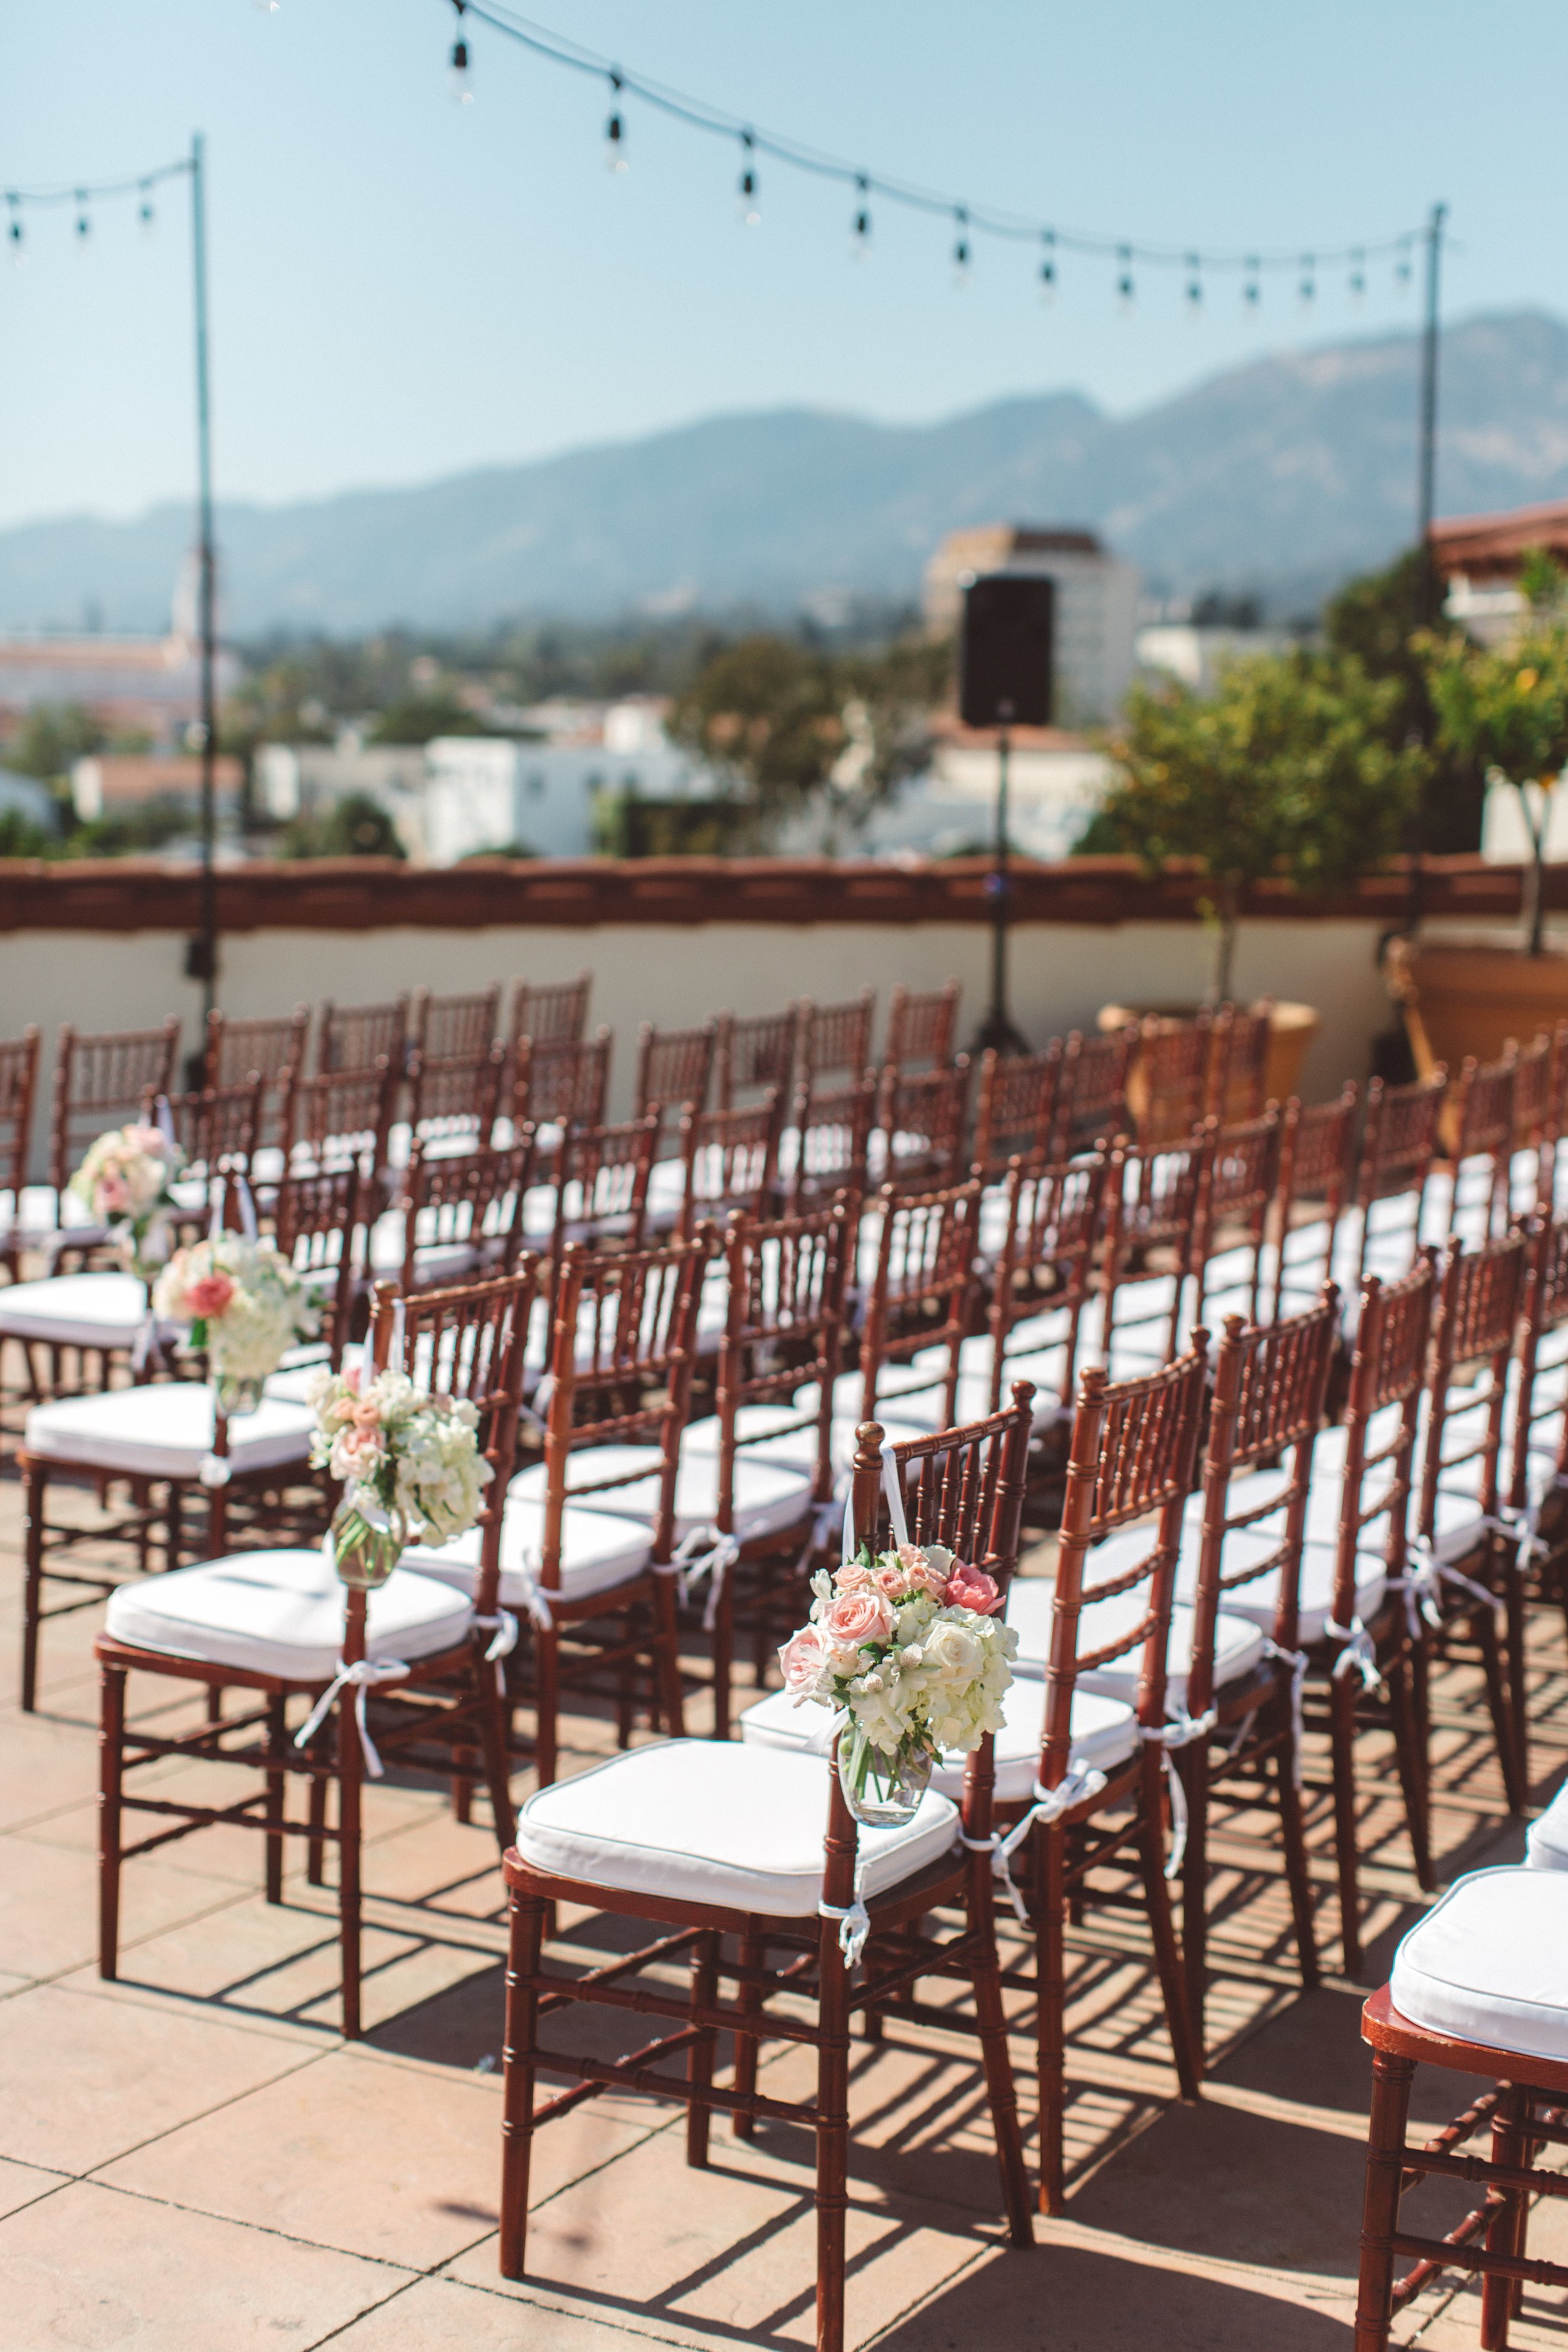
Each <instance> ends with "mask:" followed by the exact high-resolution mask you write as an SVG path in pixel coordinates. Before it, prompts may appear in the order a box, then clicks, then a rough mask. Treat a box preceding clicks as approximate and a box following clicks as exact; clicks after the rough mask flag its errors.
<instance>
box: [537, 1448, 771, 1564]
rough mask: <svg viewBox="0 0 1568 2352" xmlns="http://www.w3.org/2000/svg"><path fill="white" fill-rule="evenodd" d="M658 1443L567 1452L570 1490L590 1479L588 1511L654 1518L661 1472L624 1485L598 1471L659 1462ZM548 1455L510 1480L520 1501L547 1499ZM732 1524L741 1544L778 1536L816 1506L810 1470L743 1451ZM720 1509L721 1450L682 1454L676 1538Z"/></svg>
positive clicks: (614, 1472)
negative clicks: (605, 1482)
mask: <svg viewBox="0 0 1568 2352" xmlns="http://www.w3.org/2000/svg"><path fill="white" fill-rule="evenodd" d="M658 1458H659V1457H658V1448H657V1447H654V1446H647V1445H584V1446H583V1447H582V1448H581V1449H580V1450H579V1451H578V1452H577V1453H575V1454H569V1455H568V1457H567V1462H566V1480H567V1486H566V1491H567V1493H568V1495H570V1494H571V1493H572V1492H573V1490H574V1487H577V1488H579V1489H580V1488H581V1487H582V1486H588V1487H589V1488H590V1491H589V1492H588V1493H586V1494H584V1495H583V1496H582V1508H583V1509H584V1510H585V1511H598V1510H604V1511H612V1512H615V1513H616V1514H617V1515H620V1516H624V1517H629V1518H637V1519H644V1520H648V1521H651V1520H652V1518H653V1517H654V1514H655V1513H656V1512H657V1511H658V1474H657V1470H655V1472H654V1474H653V1475H647V1476H644V1477H640V1478H635V1479H633V1480H632V1481H630V1483H629V1484H627V1485H626V1486H605V1487H604V1488H596V1487H594V1486H593V1485H592V1482H593V1481H595V1480H596V1479H599V1478H614V1477H619V1476H621V1475H623V1474H624V1473H625V1472H626V1471H629V1470H637V1469H639V1468H641V1467H642V1465H644V1464H645V1463H649V1464H653V1465H657V1463H658ZM547 1484H548V1482H547V1479H546V1475H545V1468H544V1465H543V1463H542V1462H534V1463H531V1464H530V1465H529V1467H528V1468H527V1469H526V1470H521V1471H519V1473H518V1475H517V1476H516V1477H515V1478H514V1479H513V1480H512V1482H511V1486H510V1490H509V1492H510V1495H512V1496H516V1497H517V1498H518V1500H520V1501H522V1502H531V1503H540V1504H542V1503H543V1501H544V1496H545V1492H546V1488H547ZM733 1505H734V1531H735V1534H736V1535H737V1537H739V1538H740V1540H741V1541H742V1543H750V1542H751V1541H752V1538H755V1537H759V1536H769V1535H777V1534H779V1533H780V1532H781V1531H782V1530H783V1529H784V1528H793V1527H795V1526H796V1525H797V1524H798V1522H799V1521H800V1520H802V1519H803V1518H804V1517H805V1516H806V1513H807V1512H808V1511H809V1510H810V1508H811V1481H810V1478H809V1475H807V1474H806V1473H805V1472H804V1471H800V1470H794V1469H792V1468H791V1467H790V1465H788V1464H787V1463H784V1462H755V1461H752V1460H749V1459H748V1458H747V1456H746V1455H744V1454H742V1456H741V1458H740V1459H739V1461H737V1463H736V1465H735V1486H734V1495H733ZM718 1508H719V1457H718V1455H717V1454H683V1455H682V1456H681V1461H680V1466H679V1470H678V1471H677V1473H676V1480H675V1533H676V1538H677V1540H679V1538H680V1537H682V1536H684V1535H688V1534H689V1533H690V1531H691V1529H692V1528H706V1527H711V1526H712V1524H713V1520H714V1517H715V1515H716V1514H717V1512H718Z"/></svg>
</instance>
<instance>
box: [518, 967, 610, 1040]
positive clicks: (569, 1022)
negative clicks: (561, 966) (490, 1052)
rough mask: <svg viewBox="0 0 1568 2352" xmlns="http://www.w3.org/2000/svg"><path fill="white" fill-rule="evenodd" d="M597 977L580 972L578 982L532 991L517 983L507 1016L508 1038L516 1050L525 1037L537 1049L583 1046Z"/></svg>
mask: <svg viewBox="0 0 1568 2352" xmlns="http://www.w3.org/2000/svg"><path fill="white" fill-rule="evenodd" d="M593 986H594V975H593V973H592V972H591V971H580V972H579V973H578V975H577V977H576V979H575V980H564V981H555V982H552V983H551V984H550V985H549V986H547V987H542V988H541V987H533V986H531V985H530V983H529V982H527V981H525V980H519V981H514V982H512V990H511V1004H510V1009H509V1011H508V1013H507V1035H508V1037H509V1039H510V1042H511V1043H512V1045H514V1046H515V1045H518V1044H519V1043H520V1042H521V1040H522V1039H523V1038H524V1037H531V1039H532V1040H533V1043H534V1044H535V1045H581V1044H582V1042H583V1032H584V1029H585V1028H586V1027H587V1025H588V998H589V995H590V994H591V992H592V991H593Z"/></svg>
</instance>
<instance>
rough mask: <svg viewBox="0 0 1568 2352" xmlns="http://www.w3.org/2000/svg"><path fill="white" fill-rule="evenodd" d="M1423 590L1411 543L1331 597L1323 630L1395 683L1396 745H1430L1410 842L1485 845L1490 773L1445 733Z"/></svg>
mask: <svg viewBox="0 0 1568 2352" xmlns="http://www.w3.org/2000/svg"><path fill="white" fill-rule="evenodd" d="M1425 596H1426V572H1425V567H1424V566H1423V563H1422V561H1421V551H1420V550H1419V548H1411V549H1409V550H1408V551H1407V552H1406V553H1405V554H1404V555H1402V556H1400V557H1399V558H1398V559H1397V560H1396V561H1395V562H1393V563H1391V564H1390V565H1389V566H1388V568H1387V569H1386V571H1384V572H1368V573H1366V574H1365V575H1364V577H1363V578H1362V579H1359V580H1352V581H1350V582H1348V583H1346V585H1345V586H1344V587H1343V588H1342V589H1341V590H1340V591H1339V593H1338V594H1337V595H1335V596H1332V597H1331V598H1330V600H1329V602H1328V604H1326V605H1325V606H1324V607H1323V635H1324V639H1325V641H1326V643H1327V645H1328V647H1329V650H1330V651H1331V653H1337V654H1349V655H1351V656H1353V657H1354V658H1355V659H1356V660H1357V661H1359V662H1360V663H1361V666H1362V667H1363V669H1364V670H1365V672H1366V674H1367V676H1368V677H1374V678H1380V679H1383V680H1385V681H1386V682H1388V683H1390V684H1392V685H1395V686H1397V687H1398V688H1399V692H1398V696H1397V698H1395V699H1394V700H1392V701H1391V702H1390V704H1389V709H1388V720H1387V739H1388V741H1389V743H1390V745H1391V746H1392V747H1393V748H1394V750H1398V749H1399V748H1400V747H1401V746H1403V745H1405V744H1407V743H1418V744H1421V745H1423V746H1424V747H1425V749H1426V764H1425V769H1424V772H1423V773H1422V776H1421V779H1420V790H1419V793H1418V795H1417V798H1416V801H1415V807H1414V809H1413V811H1412V814H1411V820H1410V826H1409V832H1408V838H1407V844H1406V845H1407V846H1408V847H1409V848H1411V849H1415V850H1426V851H1427V852H1428V853H1429V854H1431V855H1433V856H1458V855H1459V854H1462V853H1463V852H1464V851H1467V850H1476V849H1479V847H1480V845H1481V808H1482V803H1484V801H1485V798H1486V778H1485V777H1484V775H1483V774H1482V773H1481V769H1480V765H1479V761H1477V760H1476V759H1475V758H1474V757H1472V756H1471V755H1470V754H1468V753H1467V752H1465V751H1460V750H1459V749H1458V746H1457V745H1456V744H1454V743H1453V742H1451V741H1449V740H1447V739H1446V738H1445V737H1444V735H1443V731H1442V728H1441V724H1440V721H1439V719H1438V716H1437V712H1436V707H1435V706H1434V703H1433V700H1432V688H1431V681H1430V677H1429V676H1428V665H1427V662H1426V657H1425V655H1424V652H1423V644H1424V637H1423V633H1424V631H1425V629H1426V609H1425V602H1424V600H1425Z"/></svg>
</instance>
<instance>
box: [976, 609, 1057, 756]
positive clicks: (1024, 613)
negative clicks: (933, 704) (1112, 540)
mask: <svg viewBox="0 0 1568 2352" xmlns="http://www.w3.org/2000/svg"><path fill="white" fill-rule="evenodd" d="M1056 615H1057V590H1056V583H1055V581H1054V580H1045V579H1041V578H1040V577H1039V576H1038V575H1037V574H1035V573H1031V572H984V573H982V575H981V577H980V578H979V579H978V580H973V581H971V583H970V584H969V586H968V587H967V588H966V589H965V591H964V595H963V641H962V644H961V646H960V650H959V698H958V707H959V713H960V716H961V717H962V719H963V723H964V725H965V726H966V727H1048V726H1049V725H1050V723H1051V715H1052V702H1053V688H1054V685H1055V679H1054V676H1053V671H1054V667H1055V644H1056Z"/></svg>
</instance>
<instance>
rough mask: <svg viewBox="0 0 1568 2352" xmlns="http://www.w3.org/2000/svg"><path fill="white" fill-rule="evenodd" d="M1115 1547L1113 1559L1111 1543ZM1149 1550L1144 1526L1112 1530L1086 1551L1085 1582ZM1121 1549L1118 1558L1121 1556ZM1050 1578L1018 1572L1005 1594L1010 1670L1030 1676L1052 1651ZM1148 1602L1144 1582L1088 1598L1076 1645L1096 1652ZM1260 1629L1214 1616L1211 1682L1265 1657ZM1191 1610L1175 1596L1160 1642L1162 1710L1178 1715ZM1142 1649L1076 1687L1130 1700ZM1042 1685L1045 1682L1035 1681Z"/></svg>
mask: <svg viewBox="0 0 1568 2352" xmlns="http://www.w3.org/2000/svg"><path fill="white" fill-rule="evenodd" d="M1113 1546H1115V1547H1118V1549H1117V1550H1116V1552H1115V1555H1114V1557H1113V1556H1112V1547H1113ZM1148 1549H1149V1538H1148V1536H1147V1534H1146V1533H1144V1532H1143V1531H1142V1530H1141V1529H1139V1528H1129V1529H1128V1530H1127V1532H1126V1534H1124V1535H1121V1536H1113V1537H1111V1538H1110V1541H1109V1542H1108V1543H1104V1544H1101V1545H1100V1546H1099V1547H1098V1549H1096V1550H1095V1551H1093V1552H1091V1553H1090V1554H1089V1562H1090V1566H1089V1580H1092V1581H1095V1582H1098V1581H1099V1580H1100V1577H1101V1576H1103V1575H1111V1574H1115V1573H1117V1572H1118V1570H1120V1569H1122V1568H1131V1567H1133V1566H1135V1564H1136V1563H1137V1561H1138V1560H1140V1559H1142V1557H1143V1556H1144V1554H1145V1553H1146V1552H1147V1551H1148ZM1123 1555H1124V1556H1123ZM1056 1591H1057V1588H1056V1585H1055V1583H1054V1582H1053V1581H1052V1580H1050V1579H1049V1578H1048V1577H1043V1576H1019V1577H1015V1578H1014V1580H1013V1585H1012V1589H1011V1591H1009V1593H1008V1595H1007V1622H1008V1624H1009V1625H1011V1626H1012V1627H1013V1629H1014V1631H1015V1632H1016V1634H1017V1636H1018V1654H1017V1656H1016V1659H1015V1660H1014V1661H1013V1665H1014V1671H1015V1673H1016V1674H1018V1675H1028V1676H1030V1677H1031V1678H1034V1677H1038V1676H1041V1675H1044V1674H1045V1671H1046V1667H1047V1664H1048V1662H1049V1659H1050V1654H1051V1610H1052V1606H1053V1604H1054V1602H1055V1601H1056ZM1148 1606H1149V1592H1148V1588H1147V1586H1144V1587H1142V1588H1141V1589H1139V1590H1137V1591H1131V1592H1119V1593H1116V1594H1114V1595H1112V1597H1111V1598H1110V1599H1109V1600H1106V1601H1090V1602H1089V1605H1088V1606H1087V1608H1085V1610H1084V1611H1083V1612H1082V1614H1081V1615H1080V1617H1079V1621H1078V1629H1079V1630H1078V1645H1079V1650H1080V1651H1084V1650H1101V1649H1103V1648H1104V1647H1105V1645H1106V1643H1108V1642H1114V1641H1115V1640H1117V1638H1118V1637H1119V1636H1120V1635H1122V1634H1126V1633H1131V1632H1132V1630H1133V1628H1134V1626H1136V1625H1137V1624H1138V1623H1139V1622H1141V1620H1142V1617H1143V1616H1144V1614H1145V1613H1146V1612H1147V1610H1148ZM1264 1638H1265V1636H1264V1632H1263V1629H1261V1628H1260V1627H1258V1625H1255V1624H1250V1623H1248V1622H1247V1620H1246V1619H1245V1618H1241V1617H1232V1616H1231V1615H1229V1614H1228V1612H1225V1611H1222V1612H1221V1613H1220V1614H1219V1615H1218V1616H1217V1617H1216V1618H1215V1629H1214V1643H1215V1649H1214V1680H1215V1689H1216V1690H1223V1688H1224V1687H1225V1685H1226V1683H1234V1682H1239V1681H1240V1680H1241V1678H1242V1676H1243V1675H1249V1674H1250V1673H1251V1672H1252V1670H1253V1668H1254V1667H1255V1666H1256V1665H1257V1664H1258V1660H1259V1659H1260V1658H1261V1657H1262V1655H1263V1643H1264ZM1192 1647H1193V1612H1192V1611H1191V1609H1190V1608H1188V1607H1186V1606H1185V1605H1184V1603H1183V1602H1181V1601H1178V1602H1177V1603H1176V1605H1175V1607H1174V1608H1173V1610H1172V1612H1171V1631H1170V1636H1169V1640H1168V1643H1167V1647H1166V1655H1167V1659H1168V1661H1169V1663H1168V1666H1167V1669H1166V1679H1165V1705H1166V1708H1167V1711H1168V1712H1169V1713H1170V1714H1172V1715H1176V1714H1179V1713H1180V1712H1181V1710H1182V1709H1183V1708H1184V1706H1186V1703H1187V1661H1188V1659H1189V1658H1190V1657H1191V1655H1192ZM1142 1664H1143V1653H1142V1644H1140V1645H1139V1647H1138V1648H1137V1649H1135V1650H1130V1651H1129V1652H1128V1654H1127V1655H1126V1656H1125V1657H1123V1658H1118V1659H1116V1660H1115V1661H1114V1662H1113V1663H1112V1664H1110V1665H1105V1666H1099V1667H1095V1668H1091V1669H1090V1671H1089V1673H1087V1674H1080V1675H1079V1678H1078V1687H1079V1689H1080V1690H1085V1691H1098V1692H1100V1693H1101V1694H1102V1695H1103V1696H1106V1697H1109V1698H1116V1699H1121V1700H1122V1701H1124V1702H1125V1703H1126V1704H1127V1705H1129V1706H1131V1704H1132V1703H1133V1701H1134V1700H1135V1699H1136V1697H1137V1694H1138V1677H1139V1675H1140V1674H1141V1673H1142ZM1040 1686H1041V1688H1042V1689H1043V1688H1044V1684H1043V1683H1042V1684H1041V1685H1040Z"/></svg>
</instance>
